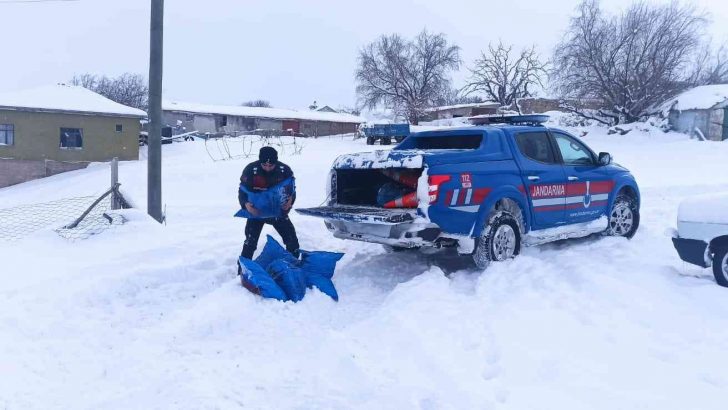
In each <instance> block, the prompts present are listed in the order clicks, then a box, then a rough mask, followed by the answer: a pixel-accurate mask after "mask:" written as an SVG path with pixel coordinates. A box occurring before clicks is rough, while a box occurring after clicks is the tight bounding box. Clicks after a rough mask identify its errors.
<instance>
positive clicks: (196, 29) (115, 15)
mask: <svg viewBox="0 0 728 410" xmlns="http://www.w3.org/2000/svg"><path fill="white" fill-rule="evenodd" d="M11 1H17V0H11ZM26 1H27V0H26ZM654 1H655V2H665V1H667V0H654ZM578 2H579V1H578V0H510V1H497V2H496V1H477V0H471V1H464V0H447V1H443V0H419V1H411V0H367V1H360V2H353V1H352V2H350V1H345V0H338V1H323V0H319V1H313V0H306V1H301V0H267V1H265V0H261V1H248V0H167V1H166V2H165V8H166V9H165V53H164V57H165V62H164V98H165V99H170V100H179V101H189V102H200V103H211V104H234V105H237V104H239V103H241V102H243V101H245V100H250V99H257V98H262V99H267V100H269V101H271V103H272V104H273V105H274V106H277V107H288V108H301V107H306V106H308V105H309V104H310V103H311V102H313V100H316V101H318V102H319V104H328V105H331V106H333V107H337V106H339V105H353V104H354V103H355V94H354V86H355V85H354V79H353V73H354V68H355V64H356V56H357V51H358V49H359V48H360V47H361V46H363V45H364V44H366V43H368V42H371V41H372V40H374V39H375V38H376V37H377V36H378V35H380V34H382V33H392V32H398V33H401V34H403V35H405V36H413V35H414V34H416V33H417V32H419V31H421V30H422V29H423V28H425V27H426V28H427V29H428V30H430V31H433V32H442V33H445V34H446V35H447V38H448V40H449V41H451V42H453V43H455V44H457V45H459V46H460V47H461V48H462V52H461V56H462V57H463V61H464V62H465V65H466V66H467V65H469V64H470V63H472V61H473V60H474V59H475V58H476V57H477V56H478V54H479V51H480V50H481V49H483V48H484V47H486V46H487V44H488V43H489V42H497V41H498V39H502V40H503V41H504V42H505V43H512V44H515V45H516V46H518V47H521V46H530V45H535V46H536V48H537V49H538V50H539V52H540V53H541V55H542V56H544V57H548V56H550V53H551V50H552V49H553V46H554V45H555V44H556V43H557V42H558V41H559V39H560V38H561V36H562V35H563V31H564V29H565V28H566V25H567V24H568V20H569V17H570V16H572V15H573V14H574V8H575V7H576V5H577V4H578ZM629 3H630V0H602V7H603V8H604V9H606V10H608V11H614V12H616V11H619V10H621V9H623V8H624V7H626V6H627V5H628V4H629ZM149 4H150V1H149V0H78V1H65V2H57V3H53V2H39V3H20V4H18V3H15V2H8V0H0V51H1V57H0V92H2V91H12V90H17V89H22V88H28V87H33V86H38V85H46V84H53V83H57V82H65V81H68V80H69V79H70V78H71V77H72V76H73V75H74V73H84V72H91V73H97V74H106V75H110V76H115V75H118V74H121V73H123V72H136V73H142V74H144V75H145V76H146V75H147V74H148V61H149V56H148V53H149ZM696 4H697V5H698V6H699V7H700V8H702V9H703V10H705V11H708V12H709V13H711V15H712V18H713V24H712V25H711V27H710V29H709V32H710V33H711V35H712V36H713V38H714V41H716V42H718V41H722V42H728V1H727V0H696ZM466 73H467V71H466V69H465V68H463V69H461V72H460V73H457V74H455V76H454V78H455V85H462V80H463V79H464V78H465V76H466Z"/></svg>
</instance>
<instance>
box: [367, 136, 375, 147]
mask: <svg viewBox="0 0 728 410" xmlns="http://www.w3.org/2000/svg"><path fill="white" fill-rule="evenodd" d="M367 145H374V137H367Z"/></svg>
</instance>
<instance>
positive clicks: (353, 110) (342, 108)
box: [336, 105, 361, 116]
mask: <svg viewBox="0 0 728 410" xmlns="http://www.w3.org/2000/svg"><path fill="white" fill-rule="evenodd" d="M336 111H337V112H340V113H344V114H351V115H357V116H358V115H360V114H361V111H360V110H358V109H356V108H355V107H349V106H347V105H340V106H338V107H337V108H336Z"/></svg>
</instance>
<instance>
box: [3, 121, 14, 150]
mask: <svg viewBox="0 0 728 410" xmlns="http://www.w3.org/2000/svg"><path fill="white" fill-rule="evenodd" d="M14 141H15V125H13V124H0V145H13V143H14Z"/></svg>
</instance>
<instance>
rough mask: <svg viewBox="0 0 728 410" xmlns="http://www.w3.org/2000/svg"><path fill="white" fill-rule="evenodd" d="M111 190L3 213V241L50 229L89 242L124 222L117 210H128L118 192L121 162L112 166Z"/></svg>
mask: <svg viewBox="0 0 728 410" xmlns="http://www.w3.org/2000/svg"><path fill="white" fill-rule="evenodd" d="M111 169H112V172H111V180H112V185H111V187H110V188H109V189H108V190H107V191H106V192H104V193H103V194H102V195H100V196H81V197H75V198H64V199H59V200H55V201H51V202H45V203H40V204H32V205H22V206H17V207H13V208H7V209H0V240H4V241H16V240H20V239H23V238H25V237H27V236H29V235H31V234H33V233H35V232H37V231H40V230H42V229H47V228H50V229H52V230H53V231H55V232H56V233H57V234H58V235H60V236H61V237H63V238H66V239H69V240H81V239H87V238H89V237H91V236H93V235H97V234H99V233H101V232H103V231H105V230H107V229H109V228H111V227H113V226H116V225H121V224H123V223H124V222H125V221H124V218H123V217H122V216H121V215H120V214H118V213H114V212H113V211H114V210H118V209H124V208H129V207H130V206H129V204H128V202H127V201H126V200H125V199H124V197H123V196H122V194H121V193H120V192H119V185H120V184H119V183H118V161H117V160H116V159H114V161H112V163H111Z"/></svg>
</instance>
